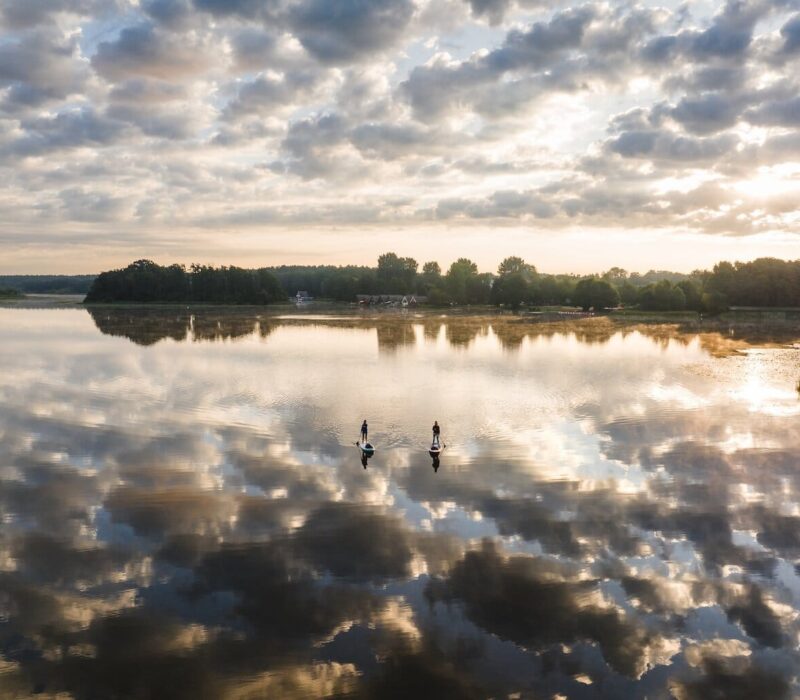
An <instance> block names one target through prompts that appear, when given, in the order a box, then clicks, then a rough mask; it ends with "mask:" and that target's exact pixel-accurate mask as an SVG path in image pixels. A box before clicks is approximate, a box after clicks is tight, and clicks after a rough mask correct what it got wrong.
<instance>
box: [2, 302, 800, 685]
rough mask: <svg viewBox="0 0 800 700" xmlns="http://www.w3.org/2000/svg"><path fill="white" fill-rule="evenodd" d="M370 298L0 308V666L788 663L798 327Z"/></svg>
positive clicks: (274, 677)
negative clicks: (755, 342)
mask: <svg viewBox="0 0 800 700" xmlns="http://www.w3.org/2000/svg"><path fill="white" fill-rule="evenodd" d="M392 323H394V321H392V320H391V319H377V320H376V319H366V320H360V319H357V318H341V319H326V318H288V319H280V318H275V317H269V316H265V315H262V316H261V317H258V316H254V315H253V314H252V312H249V311H246V310H242V311H239V312H236V313H230V312H229V311H227V310H226V311H221V310H219V311H213V310H211V311H207V312H202V313H191V314H190V313H188V312H183V311H164V310H151V309H145V310H139V309H131V310H110V311H108V310H95V311H92V312H91V316H90V315H89V314H86V312H84V311H46V310H36V311H34V310H0V365H1V366H2V367H3V372H2V373H0V513H2V524H1V525H0V655H1V656H2V659H1V660H0V681H1V682H0V687H1V688H2V690H0V697H2V696H3V693H5V694H6V695H7V696H9V697H15V696H22V697H25V696H29V695H31V694H33V693H41V694H43V696H45V697H47V696H48V695H49V696H55V695H56V694H57V693H69V694H71V695H72V696H73V697H76V698H96V697H139V696H142V697H148V696H159V695H163V692H164V691H162V690H161V689H162V688H169V689H170V691H169V696H170V697H176V698H181V697H186V698H204V697H209V698H219V697H228V698H245V697H262V696H263V697H277V696H280V697H297V698H307V697H330V696H336V695H347V696H355V697H380V698H384V697H409V696H413V695H419V696H432V695H436V696H437V697H489V696H495V697H499V696H506V695H508V694H509V693H520V694H522V696H523V697H552V696H553V695H556V694H560V695H562V696H565V697H570V698H592V697H669V696H670V695H672V696H675V697H681V698H701V697H702V698H705V697H709V696H719V697H755V696H761V697H769V698H780V697H791V696H794V695H797V693H798V692H800V688H798V685H797V684H798V681H797V668H798V665H799V664H800V656H799V655H798V652H797V644H798V633H800V621H799V620H800V617H799V616H798V612H800V575H798V570H797V562H798V561H800V499H798V489H799V488H800V448H798V445H800V440H798V438H800V422H799V421H798V417H800V401H798V397H797V394H796V391H795V382H796V377H797V369H798V367H797V363H798V350H797V349H791V348H787V347H776V348H772V349H768V350H752V349H751V350H750V351H749V352H747V353H745V354H738V355H735V356H731V357H726V358H715V357H713V356H712V353H716V352H718V351H719V350H720V348H723V347H724V348H727V349H730V346H729V345H725V343H724V340H725V338H724V336H719V334H717V335H716V336H715V335H714V334H713V333H709V334H707V335H705V336H698V335H696V334H686V335H675V333H674V332H667V331H666V330H664V329H649V330H647V329H639V330H636V331H631V332H626V333H621V332H619V331H617V330H616V329H614V328H613V327H611V326H609V325H598V326H591V325H590V326H582V327H578V328H577V329H574V328H573V329H572V332H567V333H564V332H559V330H558V328H557V327H551V326H548V325H540V326H534V325H533V324H529V323H520V322H518V321H515V320H513V319H510V320H507V321H502V322H498V321H495V322H492V321H490V320H480V319H479V320H474V321H472V320H469V319H461V320H455V321H451V320H442V319H435V318H430V317H421V318H413V319H409V320H406V321H403V322H402V323H400V324H399V325H395V327H392ZM97 329H100V331H102V333H98V332H97ZM562 331H563V328H562ZM233 340H235V341H236V342H230V341H233ZM129 341H133V343H131V342H129ZM162 341H163V342H162ZM737 342H740V341H739V339H738V338H737ZM363 416H369V417H370V428H371V435H370V439H371V440H374V442H375V444H377V445H379V446H380V448H381V449H380V450H378V451H376V454H375V456H374V457H372V458H371V459H370V461H369V468H368V469H364V468H362V467H366V465H365V464H364V463H363V462H362V463H361V464H359V463H358V462H357V461H356V459H355V455H356V454H359V453H360V450H354V447H353V440H354V439H355V437H356V436H355V435H352V432H353V425H354V424H355V425H356V427H357V425H358V421H360V420H361V418H362V417H363ZM434 417H438V418H439V419H443V418H446V421H447V422H446V426H447V434H448V439H447V443H448V448H447V450H446V452H445V453H443V454H442V455H441V457H440V456H439V455H432V454H430V453H429V444H430V443H429V437H430V425H431V422H432V420H433V418H434ZM359 456H360V455H359ZM440 461H441V463H440ZM431 467H432V468H431Z"/></svg>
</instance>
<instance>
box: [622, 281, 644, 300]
mask: <svg viewBox="0 0 800 700" xmlns="http://www.w3.org/2000/svg"><path fill="white" fill-rule="evenodd" d="M618 291H619V298H620V300H621V301H622V303H623V304H625V306H633V305H635V304H636V303H637V302H638V300H639V289H638V288H637V287H635V286H634V285H632V284H631V283H630V282H628V280H625V281H624V282H623V283H622V284H621V285H620V286H619V287H618Z"/></svg>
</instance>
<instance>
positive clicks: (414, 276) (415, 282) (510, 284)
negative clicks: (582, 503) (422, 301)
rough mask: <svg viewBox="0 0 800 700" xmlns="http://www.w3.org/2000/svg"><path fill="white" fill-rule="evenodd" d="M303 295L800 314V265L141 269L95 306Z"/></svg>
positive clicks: (407, 262) (104, 289) (112, 280)
mask: <svg viewBox="0 0 800 700" xmlns="http://www.w3.org/2000/svg"><path fill="white" fill-rule="evenodd" d="M298 291H304V292H307V293H308V294H310V295H311V296H314V297H317V298H325V299H332V300H338V301H346V302H352V301H355V300H356V298H357V296H358V295H379V294H414V295H417V296H420V297H426V298H427V301H428V303H429V304H431V305H434V306H444V305H449V304H459V305H463V304H474V305H481V304H493V305H496V306H502V307H504V308H518V307H520V306H527V307H536V306H578V307H581V308H583V309H587V310H588V309H606V308H615V307H618V306H620V305H622V306H625V307H628V308H639V309H642V310H645V311H680V310H692V311H706V312H711V313H718V312H721V311H724V310H725V309H726V308H728V307H729V306H731V305H733V306H761V307H776V306H787V307H791V306H795V307H797V306H800V260H797V261H784V260H778V259H775V258H759V259H758V260H754V261H753V262H749V263H729V262H721V263H719V264H717V265H715V266H714V268H713V269H712V270H710V271H708V270H697V271H695V272H693V273H691V274H688V275H683V274H679V273H668V272H658V271H651V272H649V273H647V274H645V275H640V274H637V273H631V274H629V273H628V272H626V271H625V270H623V269H621V268H619V267H613V268H611V269H610V270H608V271H607V272H605V273H603V274H602V275H593V276H589V277H586V276H583V277H582V276H579V275H548V274H542V273H539V272H538V271H537V270H536V267H535V266H534V265H532V264H530V263H527V262H526V261H525V260H523V259H522V258H519V257H516V256H512V257H508V258H506V259H505V260H503V262H502V263H500V266H499V267H498V269H497V272H496V273H494V274H493V273H481V272H479V271H478V266H477V265H476V264H475V263H474V262H472V261H471V260H469V259H467V258H459V259H458V260H456V261H455V262H454V263H453V264H452V265H450V267H449V268H448V269H447V271H446V272H445V271H443V270H442V269H441V267H440V266H439V264H438V263H437V262H435V261H429V262H426V263H424V264H423V265H422V269H421V270H420V269H419V266H418V263H417V261H416V260H414V259H413V258H408V257H400V256H398V255H396V254H395V253H385V254H383V255H381V256H380V257H379V258H378V264H377V266H376V267H366V266H352V265H351V266H342V267H336V266H282V267H273V268H261V269H257V270H245V269H242V268H238V267H220V268H214V267H209V266H205V265H191V266H190V267H189V268H188V269H187V268H185V267H184V266H182V265H170V266H167V267H162V266H160V265H156V264H155V263H154V262H151V261H149V260H138V261H136V262H135V263H133V264H131V265H129V266H128V267H126V268H124V269H122V270H113V271H111V272H104V273H102V274H101V275H99V276H98V277H97V278H96V279H95V281H94V283H93V284H92V286H91V288H90V290H89V293H88V294H87V296H86V301H87V302H113V301H130V302H140V301H141V302H148V301H160V302H192V301H193V302H214V303H227V304H266V303H270V302H274V301H282V300H285V299H287V298H289V297H293V296H294V295H295V294H296V293H297V292H298Z"/></svg>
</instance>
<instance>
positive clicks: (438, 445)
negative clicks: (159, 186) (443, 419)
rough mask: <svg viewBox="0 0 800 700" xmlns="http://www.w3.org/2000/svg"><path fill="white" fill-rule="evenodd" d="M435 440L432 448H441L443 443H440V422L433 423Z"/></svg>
mask: <svg viewBox="0 0 800 700" xmlns="http://www.w3.org/2000/svg"><path fill="white" fill-rule="evenodd" d="M431 430H433V440H432V441H431V447H433V446H436V447H441V443H440V442H439V433H440V432H441V428H439V421H433V428H431Z"/></svg>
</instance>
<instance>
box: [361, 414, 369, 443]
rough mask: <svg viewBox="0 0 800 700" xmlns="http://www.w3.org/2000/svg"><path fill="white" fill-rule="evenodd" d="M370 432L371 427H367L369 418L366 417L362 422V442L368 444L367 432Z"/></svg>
mask: <svg viewBox="0 0 800 700" xmlns="http://www.w3.org/2000/svg"><path fill="white" fill-rule="evenodd" d="M368 433H369V428H368V427H367V419H366V418H365V419H364V422H363V423H362V424H361V442H362V444H366V442H367V434H368Z"/></svg>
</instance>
